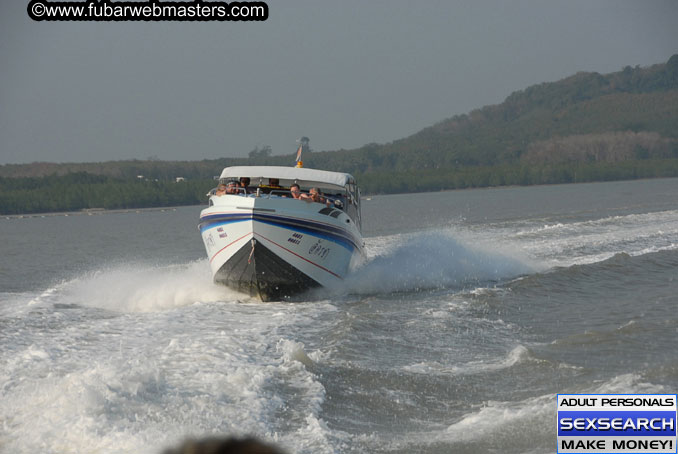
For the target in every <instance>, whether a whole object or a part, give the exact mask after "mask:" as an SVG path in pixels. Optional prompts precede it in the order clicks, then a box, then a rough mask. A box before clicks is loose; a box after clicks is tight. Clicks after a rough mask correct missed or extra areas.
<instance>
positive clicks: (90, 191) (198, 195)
mask: <svg viewBox="0 0 678 454" xmlns="http://www.w3.org/2000/svg"><path fill="white" fill-rule="evenodd" d="M213 186H214V181H213V180H211V179H210V180H188V181H181V182H174V181H168V180H165V181H155V180H140V179H136V178H135V179H116V178H112V177H107V176H101V175H92V174H89V173H85V172H78V173H71V174H67V175H63V176H57V175H50V176H47V177H42V178H1V177H0V214H24V213H42V212H53V211H75V210H81V209H90V208H105V209H125V208H149V207H161V206H178V205H195V204H199V203H203V202H204V201H205V193H206V192H207V191H208V190H209V189H210V188H212V187H213Z"/></svg>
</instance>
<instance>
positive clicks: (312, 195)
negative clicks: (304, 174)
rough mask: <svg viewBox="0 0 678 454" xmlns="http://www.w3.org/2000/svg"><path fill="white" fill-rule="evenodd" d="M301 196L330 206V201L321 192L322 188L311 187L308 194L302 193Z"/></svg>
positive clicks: (306, 199) (308, 200)
mask: <svg viewBox="0 0 678 454" xmlns="http://www.w3.org/2000/svg"><path fill="white" fill-rule="evenodd" d="M300 198H301V199H303V200H305V201H307V202H317V203H324V204H326V205H327V206H330V201H329V200H327V199H326V198H325V197H323V194H322V192H320V189H318V188H311V189H309V190H308V194H302V195H301V197H300Z"/></svg>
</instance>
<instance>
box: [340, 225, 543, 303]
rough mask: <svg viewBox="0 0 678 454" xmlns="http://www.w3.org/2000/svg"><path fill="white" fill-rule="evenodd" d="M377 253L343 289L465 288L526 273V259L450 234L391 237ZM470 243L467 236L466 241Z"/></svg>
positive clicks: (371, 291)
mask: <svg viewBox="0 0 678 454" xmlns="http://www.w3.org/2000/svg"><path fill="white" fill-rule="evenodd" d="M389 240H390V243H391V245H390V247H384V246H383V245H380V246H378V247H380V248H381V251H380V253H379V254H378V255H376V256H374V257H372V258H371V259H370V260H368V261H367V262H366V263H365V264H364V265H363V266H362V267H360V268H359V269H357V270H356V271H355V272H353V273H352V274H351V275H349V276H348V278H347V279H346V282H345V287H344V290H348V291H349V292H350V293H358V294H374V293H388V292H409V291H419V290H425V289H437V288H447V287H463V286H465V285H469V284H471V283H478V282H493V281H500V280H503V279H507V278H512V277H516V276H519V275H521V274H526V273H530V272H532V271H533V270H534V268H533V266H532V265H528V264H527V263H526V261H524V260H521V259H517V258H515V257H512V256H510V255H507V254H506V253H503V252H500V251H499V250H497V249H496V248H495V249H494V250H490V249H489V248H485V247H482V246H480V245H478V244H474V245H471V244H470V243H469V242H466V241H462V240H459V239H457V238H455V237H454V236H453V234H451V233H449V232H447V233H446V232H423V233H416V234H408V235H397V236H394V237H390V238H389ZM469 241H471V240H469Z"/></svg>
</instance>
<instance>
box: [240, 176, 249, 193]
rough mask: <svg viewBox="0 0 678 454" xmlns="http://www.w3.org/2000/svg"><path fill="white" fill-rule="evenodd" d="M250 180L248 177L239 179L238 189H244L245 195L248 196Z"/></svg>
mask: <svg viewBox="0 0 678 454" xmlns="http://www.w3.org/2000/svg"><path fill="white" fill-rule="evenodd" d="M249 185H250V179H249V178H248V177H240V187H241V188H243V189H244V192H245V194H249V193H250V190H249Z"/></svg>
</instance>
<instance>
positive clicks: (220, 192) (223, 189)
mask: <svg viewBox="0 0 678 454" xmlns="http://www.w3.org/2000/svg"><path fill="white" fill-rule="evenodd" d="M224 194H226V185H225V184H223V183H220V184H219V186H217V192H215V193H214V195H216V196H219V197H221V196H222V195H224Z"/></svg>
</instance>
